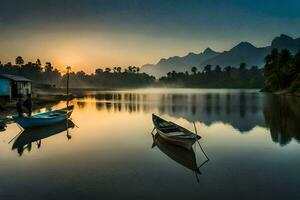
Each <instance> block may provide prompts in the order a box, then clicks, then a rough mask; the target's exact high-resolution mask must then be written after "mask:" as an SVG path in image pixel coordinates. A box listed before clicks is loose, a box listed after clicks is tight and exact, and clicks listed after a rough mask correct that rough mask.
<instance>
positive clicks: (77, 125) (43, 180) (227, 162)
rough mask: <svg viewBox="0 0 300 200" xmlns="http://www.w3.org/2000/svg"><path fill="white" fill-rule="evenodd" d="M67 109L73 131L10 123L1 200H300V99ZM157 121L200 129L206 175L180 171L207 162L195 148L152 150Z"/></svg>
mask: <svg viewBox="0 0 300 200" xmlns="http://www.w3.org/2000/svg"><path fill="white" fill-rule="evenodd" d="M71 103H72V104H73V105H74V106H75V109H74V112H73V114H72V119H71V121H72V123H70V124H68V126H69V129H68V130H67V129H66V127H64V125H63V126H61V125H57V126H56V127H50V128H44V129H37V130H34V131H31V132H30V131H27V132H23V133H20V129H19V127H18V126H17V125H16V124H14V123H12V124H7V127H6V128H5V130H4V131H2V132H0V141H1V145H0V163H1V164H0V199H5V200H6V199H20V198H22V199H121V198H124V199H129V198H130V199H162V198H166V199H183V198H184V199H200V198H202V199H204V198H205V199H299V198H300V195H299V192H298V190H299V189H298V186H299V185H300V173H299V172H300V170H299V166H300V157H299V155H300V154H299V153H300V145H299V141H300V123H299V122H300V106H299V100H298V99H296V98H292V97H280V96H275V95H266V94H262V93H260V92H258V91H257V90H199V89H144V90H128V91H111V92H109V91H108V92H100V91H98V92H96V91H95V92H89V93H88V94H86V95H85V96H84V97H82V98H78V99H74V100H73V101H72V102H71ZM64 106H65V102H60V103H58V104H57V105H54V106H48V107H46V108H44V109H42V110H36V111H35V112H42V111H47V110H51V109H55V108H62V107H64ZM152 113H156V114H158V115H160V116H161V117H163V118H165V119H167V120H171V121H173V122H175V123H178V124H180V125H182V126H184V127H186V128H188V129H190V130H191V131H194V127H193V122H195V124H196V127H197V131H198V134H199V135H201V136H202V138H201V139H200V140H199V143H200V145H201V147H202V148H203V150H204V152H205V153H206V154H207V156H208V157H209V161H208V162H206V163H205V164H204V165H203V166H201V167H200V172H201V174H197V173H195V171H193V170H191V169H190V168H188V167H186V165H185V164H186V163H184V162H183V163H182V162H180V161H182V160H187V163H188V164H191V163H192V164H194V163H193V162H192V161H191V159H189V158H192V157H190V156H191V155H193V153H194V155H195V161H196V165H197V166H199V165H201V164H202V163H203V162H205V161H206V158H205V155H204V154H203V152H202V151H201V149H200V146H199V144H195V146H194V147H193V153H191V152H185V153H184V152H183V154H182V150H181V149H177V148H179V147H176V146H175V147H172V146H171V147H170V146H168V144H164V145H160V146H158V145H155V144H154V145H153V143H155V141H154V140H153V137H152V135H151V130H152V129H153V124H152V121H151V114H152ZM73 123H74V124H73ZM59 126H60V127H59ZM53 129H55V130H58V131H55V130H54V131H53ZM19 133H20V134H19ZM16 135H17V137H16V138H14V137H15V136H16ZM13 138H14V139H13ZM11 139H13V140H12V141H11V142H10V140H11ZM9 142H10V143H9ZM162 144H163V143H162ZM180 152H181V153H180ZM170 155H173V156H170ZM182 155H183V156H182ZM185 156H186V157H185ZM183 157H184V158H183Z"/></svg>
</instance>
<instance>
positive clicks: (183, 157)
mask: <svg viewBox="0 0 300 200" xmlns="http://www.w3.org/2000/svg"><path fill="white" fill-rule="evenodd" d="M152 137H153V144H152V148H154V147H156V146H157V147H158V149H159V150H160V151H161V152H163V153H164V154H165V155H167V156H168V157H169V158H171V159H172V160H174V161H175V162H177V163H178V164H180V165H182V166H184V167H185V168H187V169H190V170H192V171H193V172H194V173H195V175H196V179H197V182H199V179H198V175H200V174H201V171H200V168H201V167H202V166H203V165H204V164H205V163H206V162H208V160H209V159H208V158H207V160H206V161H204V162H203V163H202V164H201V165H199V166H198V165H197V160H196V155H195V152H194V150H193V149H190V150H188V149H186V148H182V147H180V146H176V145H173V144H171V143H169V142H167V141H166V140H165V139H163V138H162V137H161V136H160V135H159V134H158V133H156V134H155V135H153V134H152ZM205 156H206V155H205Z"/></svg>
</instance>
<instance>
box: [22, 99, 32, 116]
mask: <svg viewBox="0 0 300 200" xmlns="http://www.w3.org/2000/svg"><path fill="white" fill-rule="evenodd" d="M23 105H24V107H25V108H26V109H27V112H28V116H29V117H31V113H32V100H31V94H27V98H26V100H25V101H24V104H23Z"/></svg>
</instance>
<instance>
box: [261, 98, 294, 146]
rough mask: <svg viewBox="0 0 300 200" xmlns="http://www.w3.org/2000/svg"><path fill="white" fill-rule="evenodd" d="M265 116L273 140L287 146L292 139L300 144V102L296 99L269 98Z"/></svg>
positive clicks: (266, 103) (266, 100)
mask: <svg viewBox="0 0 300 200" xmlns="http://www.w3.org/2000/svg"><path fill="white" fill-rule="evenodd" d="M264 116H265V122H266V126H267V127H268V128H269V129H270V133H271V137H272V140H273V141H274V142H276V143H279V144H280V145H286V144H288V143H290V142H291V140H292V139H295V140H297V141H298V142H300V101H299V100H298V99H296V98H295V97H287V96H278V97H276V98H275V97H274V96H267V97H266V99H265V106H264Z"/></svg>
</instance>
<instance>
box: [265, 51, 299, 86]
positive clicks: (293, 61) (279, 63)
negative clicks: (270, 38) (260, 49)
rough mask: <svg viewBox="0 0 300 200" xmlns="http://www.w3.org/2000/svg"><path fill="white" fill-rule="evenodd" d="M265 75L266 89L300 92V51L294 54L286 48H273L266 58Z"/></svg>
mask: <svg viewBox="0 0 300 200" xmlns="http://www.w3.org/2000/svg"><path fill="white" fill-rule="evenodd" d="M264 76H265V83H264V88H263V89H264V91H269V92H274V91H279V90H289V91H290V92H300V51H299V52H298V53H296V54H295V55H292V54H291V52H290V51H289V50H286V49H284V50H282V51H278V50H277V49H273V50H272V52H271V53H270V54H269V55H267V56H266V58H265V70H264Z"/></svg>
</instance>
